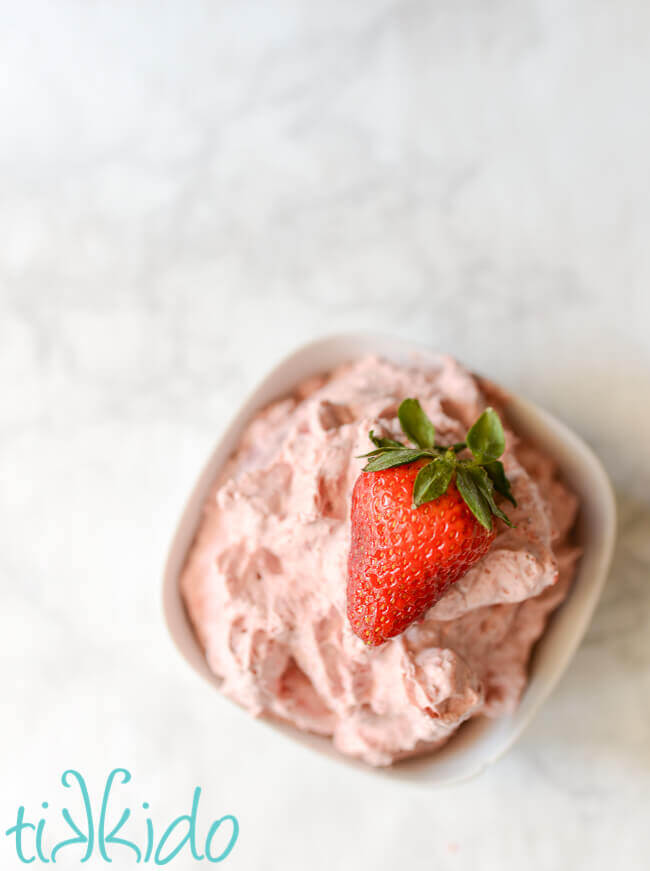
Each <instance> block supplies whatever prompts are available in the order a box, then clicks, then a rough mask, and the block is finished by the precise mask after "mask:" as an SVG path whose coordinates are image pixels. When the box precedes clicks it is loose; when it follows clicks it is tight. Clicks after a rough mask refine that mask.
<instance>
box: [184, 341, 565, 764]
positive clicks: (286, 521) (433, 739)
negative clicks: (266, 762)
mask: <svg viewBox="0 0 650 871" xmlns="http://www.w3.org/2000/svg"><path fill="white" fill-rule="evenodd" d="M406 396H416V397H418V399H419V400H420V402H421V404H422V406H423V408H424V410H425V411H426V413H427V414H428V415H429V417H430V418H431V420H432V421H433V422H434V424H435V427H436V432H437V437H438V438H439V440H440V441H443V442H455V441H459V440H460V439H462V438H463V437H464V434H465V432H466V431H467V428H468V426H470V425H471V424H472V423H473V421H474V420H475V419H476V418H477V417H478V415H479V414H480V413H481V412H482V411H483V409H484V408H485V406H486V405H487V404H488V403H490V404H492V405H494V406H495V407H497V409H498V408H499V403H500V398H501V395H500V394H499V393H498V391H497V390H496V389H495V388H494V387H493V386H492V385H490V384H488V383H487V382H483V381H479V380H478V379H477V378H475V377H474V376H472V375H471V374H470V373H469V372H468V371H467V370H465V369H464V368H463V367H462V366H461V365H459V364H458V363H457V362H456V361H455V360H453V359H451V358H450V357H440V358H438V359H437V360H434V361H433V362H432V361H431V360H430V359H427V360H426V361H423V360H419V361H418V362H417V364H414V365H413V366H412V367H411V366H399V365H395V364H394V363H391V362H388V361H386V360H383V359H378V358H376V357H365V358H363V359H360V360H359V361H358V362H355V363H353V364H350V365H346V366H344V367H341V368H340V369H337V370H335V371H334V372H331V373H329V374H328V375H324V376H322V377H317V378H311V379H309V380H308V381H305V382H303V383H302V384H301V385H300V386H299V387H298V388H297V390H296V391H295V394H294V395H292V396H290V397H289V398H287V399H282V400H280V401H278V402H274V403H273V404H271V405H269V406H268V407H267V408H265V409H264V410H263V411H261V412H259V413H258V414H257V415H256V416H255V417H254V418H253V419H252V420H251V422H250V423H249V425H248V427H247V428H246V430H245V432H244V433H243V435H242V438H241V441H240V443H239V446H238V448H237V450H236V451H235V453H234V455H233V456H232V458H231V459H230V461H229V462H228V463H227V464H226V466H225V468H224V469H223V471H222V473H221V475H220V476H219V478H218V480H217V481H216V482H215V484H214V487H213V490H212V492H211V494H210V498H209V499H208V501H207V503H206V506H205V512H204V515H203V519H202V521H201V524H200V526H199V529H198V532H197V535H196V539H195V542H194V544H193V546H192V548H191V551H190V553H189V556H188V560H187V563H186V565H185V568H184V570H183V574H182V577H181V589H182V594H183V597H184V600H185V603H186V607H187V611H188V613H189V616H190V619H191V621H192V623H193V626H194V629H195V632H196V634H197V636H198V638H199V640H200V643H201V644H202V646H203V648H204V650H205V656H206V659H207V662H208V664H209V666H210V668H211V669H212V671H213V672H214V673H215V674H216V675H218V677H219V678H220V680H221V688H222V690H223V692H224V693H225V694H226V695H227V696H229V697H230V698H231V699H233V700H234V701H236V702H238V703H239V704H240V705H242V706H243V707H245V708H247V709H248V710H249V711H250V712H251V713H253V714H255V715H270V716H273V717H276V718H279V719H281V720H283V721H286V722H289V723H292V724H293V725H295V726H296V727H297V728H298V729H304V730H308V731H310V732H315V733H318V734H321V735H326V736H331V738H332V740H333V742H334V745H335V746H336V747H337V748H338V749H339V750H340V751H342V752H343V753H348V754H351V755H353V756H358V757H360V758H362V759H364V760H365V761H367V762H368V763H370V764H373V765H388V764H390V763H391V762H393V761H394V760H396V759H399V758H403V757H406V756H412V755H415V754H420V753H423V752H427V751H430V750H432V749H434V748H437V747H440V746H441V745H442V744H444V742H445V741H447V740H448V738H449V737H450V736H451V735H452V734H453V732H454V731H455V730H456V729H457V728H458V727H459V726H460V725H461V723H463V722H464V721H466V720H468V719H469V718H470V717H475V716H478V715H485V716H488V717H498V716H500V715H502V714H505V713H509V712H511V711H512V710H513V709H514V708H515V707H516V705H517V702H518V700H519V697H520V695H521V693H522V690H523V688H524V686H525V684H526V677H527V665H528V660H529V656H530V652H531V648H532V646H533V644H534V643H535V641H536V640H537V639H538V638H539V637H540V635H541V634H542V632H543V630H544V626H545V623H546V620H547V618H548V616H549V614H550V613H551V612H552V611H553V609H554V608H556V607H557V605H559V603H560V602H561V601H562V600H563V599H564V597H565V596H566V594H567V592H568V589H569V586H570V583H571V579H572V576H573V573H574V567H575V563H576V560H577V558H578V555H579V552H578V550H577V549H576V548H575V547H573V546H571V544H570V543H569V533H570V530H571V527H572V525H573V522H574V519H575V514H576V510H577V502H576V498H575V496H574V495H573V494H572V493H571V492H570V491H569V490H568V489H567V488H566V486H565V485H564V484H563V483H562V482H561V481H560V480H559V479H558V477H557V470H556V467H555V464H554V462H553V460H552V459H550V458H549V457H547V456H545V455H544V454H542V453H540V451H538V450H537V449H536V448H534V447H533V446H532V445H530V444H528V443H526V442H524V441H522V440H521V439H519V438H518V437H517V435H516V434H515V433H514V432H512V431H511V430H510V429H509V428H508V427H507V418H504V417H503V414H502V419H503V420H504V423H505V424H506V440H507V448H506V453H505V454H504V457H503V461H504V465H505V467H506V472H507V474H508V476H509V478H510V481H511V484H512V487H513V491H514V494H515V496H516V498H517V501H518V507H517V508H511V507H508V513H509V516H510V517H511V519H512V520H513V522H514V523H515V524H516V528H515V529H507V528H506V527H505V526H504V525H502V524H501V523H500V522H499V530H498V535H497V537H496V539H495V541H494V543H493V545H492V547H491V549H490V551H489V552H488V553H487V554H486V555H485V557H484V558H483V559H482V560H481V561H480V562H478V563H477V564H476V565H475V566H473V567H472V569H471V570H470V571H469V572H468V573H467V574H466V575H465V576H464V577H463V578H462V579H461V580H460V581H458V582H457V583H456V584H455V585H454V586H453V587H452V588H451V589H450V590H449V591H448V592H447V594H446V595H445V596H444V597H443V598H442V599H441V600H440V601H439V602H438V603H437V604H436V605H435V606H434V607H432V608H431V609H430V610H429V611H428V612H427V613H426V614H425V616H424V618H423V619H422V620H421V621H418V622H416V623H414V624H413V625H411V626H410V627H409V629H407V631H406V632H404V633H403V634H402V635H401V636H399V637H397V638H394V639H392V640H390V641H389V642H387V643H386V644H384V645H382V646H381V647H378V648H368V647H366V646H365V645H364V644H363V642H362V641H361V640H360V639H359V638H357V636H356V635H355V634H354V633H353V632H352V630H351V628H350V626H349V624H348V621H347V618H346V602H345V587H346V564H347V556H348V547H349V512H350V496H351V493H352V487H353V485H354V481H355V479H356V477H357V475H358V474H359V472H360V470H361V467H362V465H363V460H360V459H357V455H359V454H362V453H365V452H366V451H367V450H368V449H369V443H368V430H370V429H374V430H375V431H379V432H381V431H383V432H384V434H386V435H392V436H394V437H400V430H399V423H398V421H397V407H398V405H399V403H400V401H401V400H402V399H404V397H406Z"/></svg>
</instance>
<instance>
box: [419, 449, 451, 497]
mask: <svg viewBox="0 0 650 871" xmlns="http://www.w3.org/2000/svg"><path fill="white" fill-rule="evenodd" d="M455 467H456V463H455V462H454V460H453V459H450V458H449V457H436V458H435V460H432V461H431V462H430V463H427V465H426V466H422V468H421V469H420V471H419V472H418V473H417V475H416V478H415V483H414V484H413V504H414V505H415V506H416V507H417V506H420V505H424V503H425V502H432V501H433V500H434V499H437V498H438V497H439V496H442V494H443V493H446V491H447V487H449V482H450V481H451V476H452V475H453V473H454V468H455Z"/></svg>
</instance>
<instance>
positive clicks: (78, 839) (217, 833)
mask: <svg viewBox="0 0 650 871" xmlns="http://www.w3.org/2000/svg"><path fill="white" fill-rule="evenodd" d="M130 781H131V773H130V772H129V771H127V769H126V768H115V769H114V770H113V771H111V772H110V774H109V775H108V777H107V778H106V783H105V785H104V791H103V793H102V795H101V801H100V804H99V816H98V817H95V814H94V812H93V807H92V802H91V800H90V794H89V792H88V787H87V786H86V781H85V780H84V778H83V776H82V775H81V774H80V773H79V772H78V771H74V770H73V769H68V770H67V771H64V772H63V774H62V775H61V783H62V784H63V786H64V787H65V788H66V789H71V790H73V791H74V792H75V793H76V794H77V796H76V797H77V801H78V803H79V809H78V810H77V811H75V816H74V817H73V814H72V812H71V811H70V810H69V809H68V808H67V807H64V808H62V809H61V818H60V819H58V820H57V821H58V822H59V828H60V829H61V828H62V827H63V824H65V827H66V828H65V831H64V834H65V837H63V838H60V834H61V832H60V831H59V832H57V833H55V834H53V833H52V832H51V830H50V829H51V822H52V821H51V820H50V819H49V817H48V813H51V811H48V808H49V803H48V802H47V801H44V802H43V803H42V805H41V807H42V808H43V810H44V811H45V812H46V813H45V814H39V816H40V819H38V820H34V821H33V822H30V821H28V820H27V818H26V811H25V807H24V806H22V805H21V806H20V807H19V808H18V812H17V814H16V822H15V824H14V825H13V826H11V827H10V828H9V829H7V831H6V832H5V835H6V836H7V837H8V838H11V839H13V841H14V846H15V850H16V855H17V857H18V859H19V860H20V861H21V862H23V863H24V864H26V865H28V864H30V863H32V862H35V861H39V862H43V863H49V862H55V863H56V862H57V861H58V860H59V858H60V856H61V855H64V856H65V865H66V867H68V866H69V863H70V862H73V861H74V860H75V859H76V860H77V861H78V862H87V861H88V860H89V859H90V858H91V857H93V858H96V859H99V860H100V861H104V862H112V861H113V859H114V858H119V859H121V858H123V857H124V858H126V857H127V856H128V855H129V854H130V857H131V861H132V862H133V864H136V863H144V862H151V863H152V864H153V865H167V864H169V863H170V862H171V861H172V860H173V859H175V858H176V857H177V856H178V855H179V854H180V853H181V852H183V854H184V855H185V856H186V858H189V857H190V856H191V857H192V858H193V859H194V860H195V861H197V862H200V861H203V860H205V861H207V862H212V863H217V862H223V860H224V859H226V858H227V857H228V856H229V855H230V854H231V852H232V850H233V847H234V846H235V844H236V843H237V838H238V837H239V823H238V821H237V817H234V816H233V815H232V814H226V815H225V816H223V817H219V818H218V819H212V820H211V821H210V823H209V825H208V827H207V829H206V830H205V836H204V837H202V838H199V834H198V822H197V818H198V815H199V802H200V800H201V788H200V787H198V786H197V787H196V789H195V790H194V795H193V797H192V806H191V809H190V812H189V813H187V814H181V815H180V816H178V817H176V818H175V819H173V820H171V822H170V823H169V824H168V825H167V826H166V827H165V828H164V829H163V830H162V832H158V833H157V832H156V828H155V826H154V822H153V820H152V818H151V816H149V814H148V811H149V802H147V801H144V802H142V803H141V807H142V810H143V811H144V817H145V818H144V820H142V819H140V820H139V821H137V818H136V817H135V816H134V817H133V818H132V814H131V808H129V807H125V806H124V802H123V801H122V802H119V801H118V799H117V796H115V795H113V794H114V793H115V792H116V791H117V787H118V786H119V785H124V784H127V783H129V782H130ZM140 816H141V814H139V813H138V817H140ZM109 819H110V822H109ZM61 820H62V821H63V823H61ZM116 820H117V822H116ZM127 823H128V825H127ZM71 834H72V837H69V836H70V835H71ZM118 834H119V837H118ZM127 835H128V837H127ZM188 853H189V856H188Z"/></svg>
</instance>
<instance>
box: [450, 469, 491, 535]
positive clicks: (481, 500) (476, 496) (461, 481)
mask: <svg viewBox="0 0 650 871" xmlns="http://www.w3.org/2000/svg"><path fill="white" fill-rule="evenodd" d="M477 468H478V467H477V466H468V465H464V464H463V465H459V466H458V468H457V469H456V486H457V487H458V492H459V493H460V495H461V496H462V497H463V499H464V500H465V502H466V503H467V507H468V508H469V510H470V511H471V512H472V514H473V515H474V517H476V519H477V520H478V522H479V523H480V524H481V526H484V527H485V528H486V529H488V530H491V529H492V512H491V510H490V504H489V502H488V501H487V499H486V498H485V496H484V495H483V492H482V489H481V486H480V485H479V483H478V481H477V479H476V476H475V475H474V471H475V470H476V469H477Z"/></svg>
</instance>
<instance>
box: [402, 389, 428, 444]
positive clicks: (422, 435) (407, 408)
mask: <svg viewBox="0 0 650 871" xmlns="http://www.w3.org/2000/svg"><path fill="white" fill-rule="evenodd" d="M397 416H398V417H399V422H400V424H401V425H402V430H403V431H404V435H405V436H407V438H409V439H410V440H411V441H412V442H415V444H416V445H418V446H419V447H421V448H424V449H427V448H432V447H433V445H434V443H435V439H436V431H435V428H434V426H433V424H432V423H431V421H430V420H429V418H428V417H427V416H426V414H425V413H424V410H423V409H422V406H421V405H420V403H419V402H418V400H417V399H405V400H404V401H403V402H402V403H401V405H400V407H399V409H398V411H397Z"/></svg>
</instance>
